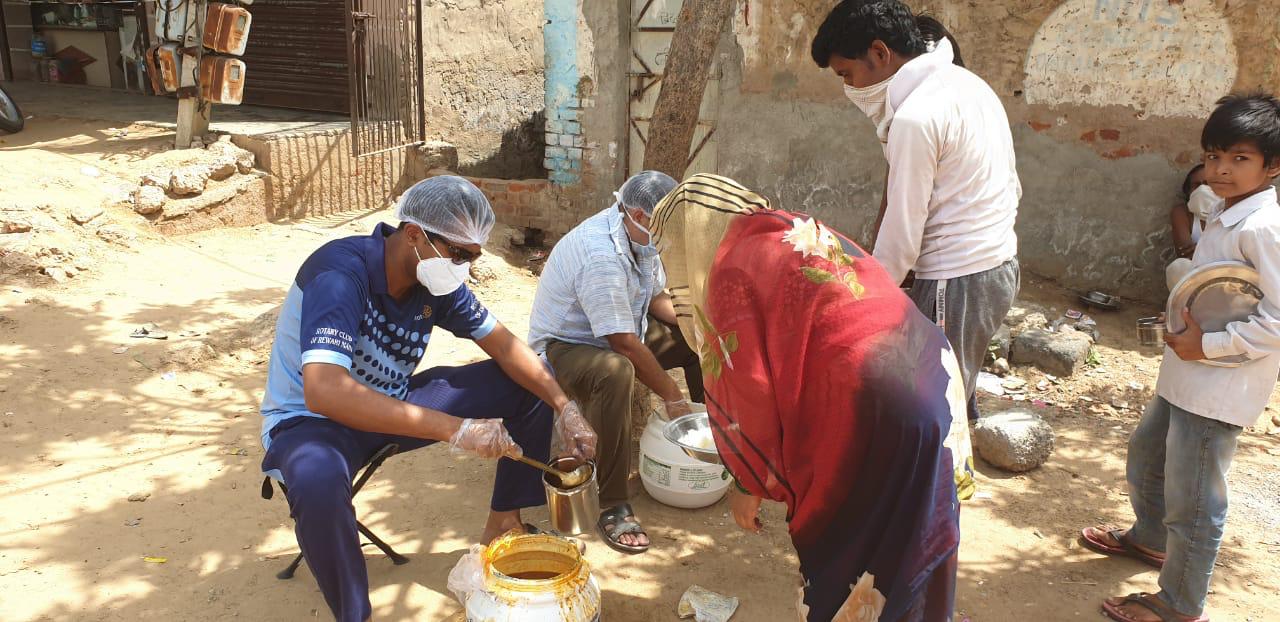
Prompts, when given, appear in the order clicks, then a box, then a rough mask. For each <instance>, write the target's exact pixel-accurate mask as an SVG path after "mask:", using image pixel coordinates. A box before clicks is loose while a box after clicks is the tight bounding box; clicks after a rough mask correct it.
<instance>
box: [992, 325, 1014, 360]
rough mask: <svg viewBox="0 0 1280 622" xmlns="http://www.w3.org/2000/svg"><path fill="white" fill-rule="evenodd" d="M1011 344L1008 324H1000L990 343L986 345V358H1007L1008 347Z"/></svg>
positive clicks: (1011, 336)
mask: <svg viewBox="0 0 1280 622" xmlns="http://www.w3.org/2000/svg"><path fill="white" fill-rule="evenodd" d="M1012 345H1013V333H1012V331H1010V330H1009V327H1008V326H1001V327H1000V329H999V330H997V331H996V334H995V336H994V337H992V338H991V344H990V345H988V346H987V358H988V359H990V360H992V361H995V360H998V359H1008V358H1009V348H1010V346H1012Z"/></svg>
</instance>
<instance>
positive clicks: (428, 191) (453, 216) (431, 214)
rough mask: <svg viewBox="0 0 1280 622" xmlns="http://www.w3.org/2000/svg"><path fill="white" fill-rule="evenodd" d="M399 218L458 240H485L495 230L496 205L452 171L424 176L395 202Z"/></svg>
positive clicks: (479, 241) (424, 229) (431, 231)
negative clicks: (494, 210) (428, 176)
mask: <svg viewBox="0 0 1280 622" xmlns="http://www.w3.org/2000/svg"><path fill="white" fill-rule="evenodd" d="M396 218H397V219H398V220H400V221H402V222H411V223H413V224H415V225H418V226H419V227H422V229H423V231H427V232H428V233H434V234H436V235H438V236H440V237H443V238H445V239H447V240H449V241H451V242H457V243H459V244H484V243H485V242H486V241H488V239H489V232H491V231H493V223H494V220H495V219H494V216H493V208H492V207H490V206H489V199H488V198H486V197H485V196H484V193H483V192H481V191H480V189H479V188H477V187H476V186H475V184H473V183H471V182H469V181H467V180H465V179H463V178H461V177H454V176H452V175H443V176H440V177H432V178H430V179H424V180H422V181H420V182H418V183H416V184H414V185H413V187H412V188H409V189H408V190H406V191H405V193H404V195H403V196H401V197H400V201H399V202H398V203H396Z"/></svg>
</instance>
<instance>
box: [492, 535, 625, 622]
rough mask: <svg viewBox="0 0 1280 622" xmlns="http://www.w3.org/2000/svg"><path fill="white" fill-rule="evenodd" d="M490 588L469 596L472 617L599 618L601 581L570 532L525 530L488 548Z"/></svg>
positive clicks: (524, 620) (566, 621) (591, 621)
mask: <svg viewBox="0 0 1280 622" xmlns="http://www.w3.org/2000/svg"><path fill="white" fill-rule="evenodd" d="M484 585H485V587H484V590H481V591H476V592H473V593H472V594H471V595H470V596H468V597H467V605H466V607H467V620H468V622H599V620H600V586H599V585H598V584H597V583H596V580H595V577H594V576H592V574H591V568H590V566H589V565H588V564H587V562H586V560H584V559H582V556H581V555H580V554H579V553H578V547H577V545H575V544H574V543H573V542H570V541H569V540H566V539H564V538H556V537H552V536H546V535H536V536H526V535H519V536H513V537H510V538H504V539H500V540H498V541H497V542H494V543H493V544H491V545H489V547H488V548H487V549H486V550H485V553H484Z"/></svg>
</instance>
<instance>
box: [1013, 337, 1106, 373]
mask: <svg viewBox="0 0 1280 622" xmlns="http://www.w3.org/2000/svg"><path fill="white" fill-rule="evenodd" d="M1091 347H1093V340H1092V339H1090V338H1089V337H1088V335H1082V334H1080V333H1078V332H1076V331H1074V330H1072V329H1070V328H1067V329H1065V330H1063V331H1061V332H1056V333H1055V332H1049V331H1047V330H1044V329H1043V328H1033V329H1030V330H1026V331H1024V332H1022V333H1020V334H1019V335H1018V336H1017V337H1015V338H1014V340H1013V347H1012V348H1011V349H1010V357H1011V358H1010V360H1011V362H1013V363H1014V364H1016V365H1034V366H1036V367H1038V368H1039V369H1040V370H1041V371H1044V372H1047V373H1050V374H1054V375H1057V376H1070V375H1072V374H1074V373H1075V371H1076V368H1077V367H1079V366H1080V365H1081V364H1082V363H1084V361H1085V359H1086V358H1088V356H1089V349H1090V348H1091Z"/></svg>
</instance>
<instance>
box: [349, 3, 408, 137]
mask: <svg viewBox="0 0 1280 622" xmlns="http://www.w3.org/2000/svg"><path fill="white" fill-rule="evenodd" d="M419 2H420V0H346V7H347V16H346V17H347V59H348V67H349V72H350V84H351V87H350V93H351V152H352V154H353V155H355V156H356V157H363V156H369V155H374V154H378V153H384V152H387V151H392V150H396V149H403V148H405V147H409V146H411V145H415V144H418V143H421V142H422V141H423V136H425V135H426V116H425V112H424V105H423V99H424V96H425V95H424V93H423V84H422V78H423V76H422V12H421V10H420V9H419Z"/></svg>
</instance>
